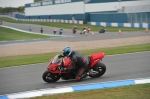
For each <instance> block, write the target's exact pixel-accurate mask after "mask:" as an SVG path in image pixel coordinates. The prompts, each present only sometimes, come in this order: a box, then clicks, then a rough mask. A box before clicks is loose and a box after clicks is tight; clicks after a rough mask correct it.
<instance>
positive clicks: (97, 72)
mask: <svg viewBox="0 0 150 99" xmlns="http://www.w3.org/2000/svg"><path fill="white" fill-rule="evenodd" d="M105 72H106V66H105V64H103V63H102V62H99V63H97V64H96V65H95V66H94V67H93V68H92V69H90V71H89V76H90V77H92V78H96V77H100V76H102V75H103V74H104V73H105Z"/></svg>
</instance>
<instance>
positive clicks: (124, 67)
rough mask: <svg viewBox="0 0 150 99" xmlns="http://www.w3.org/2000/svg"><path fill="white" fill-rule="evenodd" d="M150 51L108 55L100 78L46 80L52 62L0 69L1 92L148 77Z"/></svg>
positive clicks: (149, 74) (104, 60)
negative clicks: (78, 80) (46, 71)
mask: <svg viewBox="0 0 150 99" xmlns="http://www.w3.org/2000/svg"><path fill="white" fill-rule="evenodd" d="M149 59H150V52H140V53H133V54H122V55H114V56H106V57H105V58H104V59H103V61H102V62H103V63H105V65H106V66H107V71H106V73H105V74H104V75H103V76H102V77H100V78H88V79H85V80H83V81H81V82H77V81H75V80H70V81H64V80H59V81H58V82H55V83H50V84H48V83H45V82H44V81H43V80H42V74H43V72H44V71H45V70H46V67H47V64H48V63H42V64H32V65H27V66H20V67H11V68H2V69H0V95H4V94H10V93H16V92H23V91H31V90H38V89H46V88H55V87H62V86H71V85H79V84H88V83H98V82H106V81H115V80H124V79H135V78H145V77H149V76H150V61H149Z"/></svg>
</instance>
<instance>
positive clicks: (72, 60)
mask: <svg viewBox="0 0 150 99" xmlns="http://www.w3.org/2000/svg"><path fill="white" fill-rule="evenodd" d="M71 62H72V64H71V67H70V68H67V71H72V70H74V69H75V64H76V57H75V56H73V57H72V58H71Z"/></svg>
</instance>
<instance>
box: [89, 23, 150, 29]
mask: <svg viewBox="0 0 150 99" xmlns="http://www.w3.org/2000/svg"><path fill="white" fill-rule="evenodd" d="M87 24H89V25H97V26H104V25H105V26H114V27H133V28H150V23H108V22H87Z"/></svg>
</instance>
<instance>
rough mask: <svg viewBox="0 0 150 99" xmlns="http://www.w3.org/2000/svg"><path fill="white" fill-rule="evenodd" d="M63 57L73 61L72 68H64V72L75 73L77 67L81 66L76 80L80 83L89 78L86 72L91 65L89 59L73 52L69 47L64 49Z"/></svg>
mask: <svg viewBox="0 0 150 99" xmlns="http://www.w3.org/2000/svg"><path fill="white" fill-rule="evenodd" d="M63 55H64V56H66V57H69V58H70V60H71V61H72V65H71V67H70V68H64V67H63V68H62V71H73V70H74V69H75V66H76V65H77V66H79V69H78V72H77V75H76V80H78V81H80V80H82V79H83V78H85V77H86V76H87V73H86V72H85V70H86V69H87V67H88V65H89V59H88V57H86V56H84V55H82V54H81V53H79V52H77V51H73V50H72V49H71V47H69V46H67V47H65V48H64V49H63Z"/></svg>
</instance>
